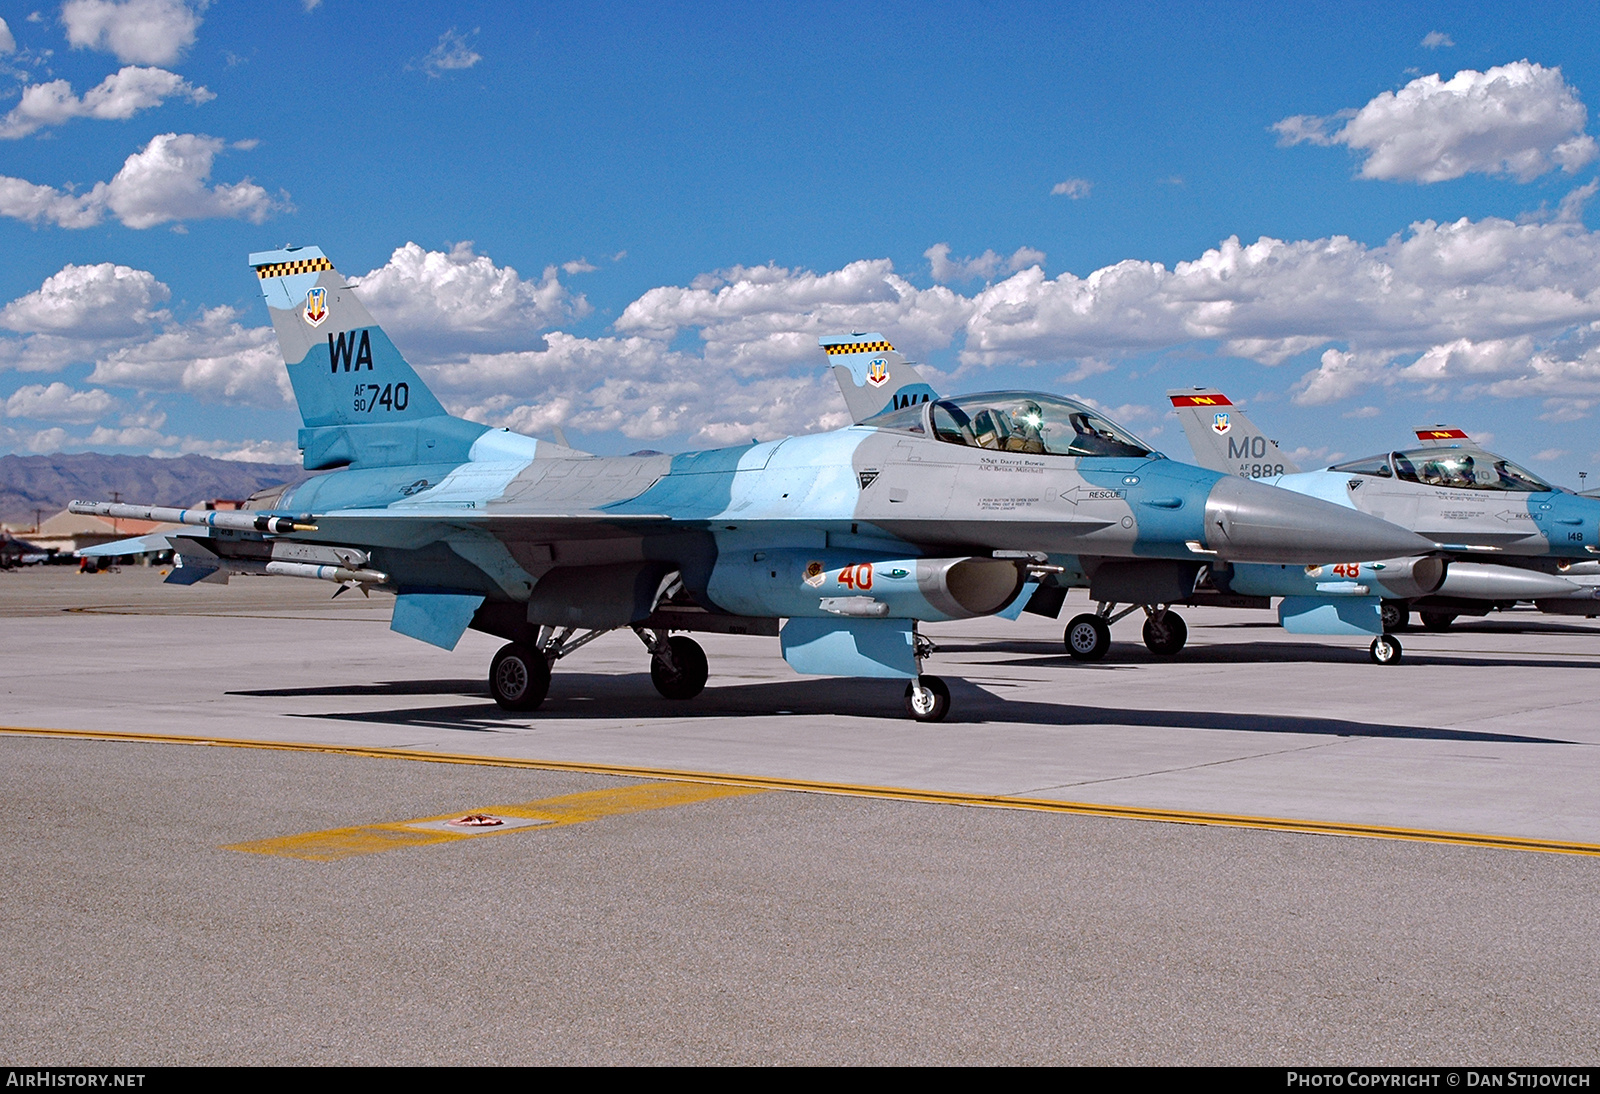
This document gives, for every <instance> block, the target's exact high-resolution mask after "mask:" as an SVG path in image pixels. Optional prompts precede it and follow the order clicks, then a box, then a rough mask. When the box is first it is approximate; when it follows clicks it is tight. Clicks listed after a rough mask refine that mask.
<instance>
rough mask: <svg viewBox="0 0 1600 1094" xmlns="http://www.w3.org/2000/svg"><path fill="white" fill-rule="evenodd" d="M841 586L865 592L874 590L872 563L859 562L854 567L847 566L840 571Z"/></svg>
mask: <svg viewBox="0 0 1600 1094" xmlns="http://www.w3.org/2000/svg"><path fill="white" fill-rule="evenodd" d="M839 584H841V585H843V586H844V587H845V588H847V589H860V590H861V591H863V592H865V591H866V590H867V589H870V588H872V563H870V562H858V563H856V564H855V565H854V566H846V567H845V568H844V569H842V570H840V571H839Z"/></svg>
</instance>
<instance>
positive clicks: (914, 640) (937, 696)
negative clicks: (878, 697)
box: [906, 624, 950, 722]
mask: <svg viewBox="0 0 1600 1094" xmlns="http://www.w3.org/2000/svg"><path fill="white" fill-rule="evenodd" d="M911 652H912V654H913V655H914V656H915V657H916V659H917V675H915V676H913V677H912V678H911V683H909V684H907V685H906V713H907V714H909V715H911V717H913V718H915V719H916V720H917V721H919V722H942V721H944V716H945V715H946V714H949V713H950V689H949V688H947V687H946V686H945V683H944V681H943V680H941V679H939V678H938V677H937V676H932V675H930V674H928V673H925V672H923V671H922V662H923V661H925V660H927V659H928V658H929V657H931V656H932V655H933V652H934V645H933V642H932V640H931V639H929V638H928V636H927V635H923V634H918V633H917V631H916V625H915V624H913V625H912V630H911Z"/></svg>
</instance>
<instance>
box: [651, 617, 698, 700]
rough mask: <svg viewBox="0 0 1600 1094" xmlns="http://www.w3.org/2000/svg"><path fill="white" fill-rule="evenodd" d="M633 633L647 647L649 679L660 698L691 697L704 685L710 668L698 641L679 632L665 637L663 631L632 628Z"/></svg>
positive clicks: (665, 634)
mask: <svg viewBox="0 0 1600 1094" xmlns="http://www.w3.org/2000/svg"><path fill="white" fill-rule="evenodd" d="M633 633H634V634H636V635H638V636H639V641H641V642H643V643H644V647H645V649H647V650H649V651H650V682H651V683H652V684H654V685H655V686H656V690H657V691H659V692H660V693H661V695H662V697H663V698H666V699H693V698H694V697H695V696H696V695H699V694H700V693H701V692H702V691H704V690H705V689H706V679H707V678H708V677H709V676H710V675H711V670H710V669H709V668H708V667H707V666H706V651H705V650H703V649H701V648H700V643H698V642H696V641H695V640H694V639H692V638H684V637H683V636H682V635H680V636H678V637H677V638H668V637H667V633H666V632H665V631H649V632H648V633H647V632H645V631H642V630H639V629H638V628H635V629H634V632H633Z"/></svg>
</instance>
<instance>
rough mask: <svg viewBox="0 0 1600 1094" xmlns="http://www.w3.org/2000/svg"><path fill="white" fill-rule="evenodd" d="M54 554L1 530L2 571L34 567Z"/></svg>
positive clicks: (0, 563)
mask: <svg viewBox="0 0 1600 1094" xmlns="http://www.w3.org/2000/svg"><path fill="white" fill-rule="evenodd" d="M52 554H54V552H53V551H50V550H48V549H47V548H44V547H40V546H39V545H38V544H37V543H29V542H28V541H27V540H25V539H22V538H21V537H19V536H14V535H12V534H11V533H10V532H7V531H5V530H3V529H0V570H10V569H14V568H15V567H17V566H32V565H34V564H35V563H38V562H43V561H45V560H46V559H48V558H49V557H50V556H51V555H52Z"/></svg>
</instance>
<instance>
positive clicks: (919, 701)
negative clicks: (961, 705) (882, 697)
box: [906, 676, 950, 722]
mask: <svg viewBox="0 0 1600 1094" xmlns="http://www.w3.org/2000/svg"><path fill="white" fill-rule="evenodd" d="M906 713H907V714H909V715H911V717H913V718H915V719H916V720H917V721H919V722H942V721H944V716H945V715H946V714H949V713H950V689H949V688H947V687H945V686H944V681H943V680H941V679H939V678H938V677H937V676H919V677H917V678H916V679H915V680H913V681H911V683H909V684H907V685H906Z"/></svg>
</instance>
